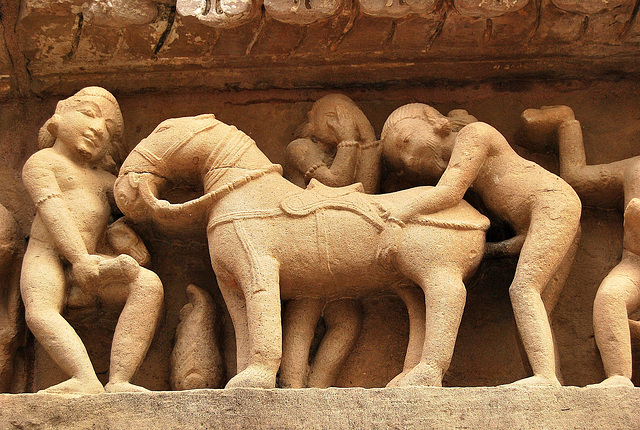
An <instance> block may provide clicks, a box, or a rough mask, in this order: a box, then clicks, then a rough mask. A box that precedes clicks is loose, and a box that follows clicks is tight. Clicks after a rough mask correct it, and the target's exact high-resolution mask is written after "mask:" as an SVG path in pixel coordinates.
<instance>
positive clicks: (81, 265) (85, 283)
mask: <svg viewBox="0 0 640 430" xmlns="http://www.w3.org/2000/svg"><path fill="white" fill-rule="evenodd" d="M103 259H104V258H103V257H100V256H99V255H92V254H84V255H81V256H79V257H78V259H77V260H76V261H75V262H73V264H72V270H73V276H74V278H75V280H76V282H77V283H78V286H79V287H80V288H81V289H82V291H91V290H93V289H94V288H95V286H96V283H97V281H98V278H99V277H100V270H99V266H100V262H101V261H102V260H103Z"/></svg>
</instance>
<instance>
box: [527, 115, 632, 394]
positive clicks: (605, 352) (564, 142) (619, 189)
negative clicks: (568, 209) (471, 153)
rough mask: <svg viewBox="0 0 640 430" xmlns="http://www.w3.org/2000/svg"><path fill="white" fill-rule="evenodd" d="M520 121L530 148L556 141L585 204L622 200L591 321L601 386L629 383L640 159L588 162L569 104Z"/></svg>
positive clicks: (614, 203)
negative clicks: (613, 254)
mask: <svg viewBox="0 0 640 430" xmlns="http://www.w3.org/2000/svg"><path fill="white" fill-rule="evenodd" d="M522 119H523V125H524V128H525V131H526V133H527V135H528V136H529V137H530V141H531V142H532V143H533V144H534V146H537V147H538V148H539V147H540V146H543V145H545V144H547V145H548V144H549V142H552V143H554V144H556V145H557V152H558V161H559V164H560V175H561V176H562V177H563V178H564V179H565V180H566V181H567V182H568V183H569V184H571V186H572V187H573V188H574V189H575V190H576V192H577V193H578V195H579V196H580V198H581V199H583V201H584V202H585V204H588V205H592V206H597V207H605V208H612V207H613V208H618V209H620V208H621V205H622V202H623V201H624V206H622V207H624V208H625V209H624V240H623V251H622V260H621V261H620V263H619V264H618V265H617V266H616V267H614V268H613V269H612V270H611V272H609V274H608V275H607V277H606V278H605V279H604V280H603V281H602V283H601V284H600V288H599V289H598V292H597V294H596V298H595V302H594V305H593V325H594V331H595V337H596V343H597V345H598V349H599V350H600V356H601V357H602V362H603V364H604V370H605V375H606V378H607V379H605V381H603V382H602V383H601V385H603V386H613V385H622V386H629V387H633V383H632V382H631V370H632V357H631V334H630V328H629V324H630V323H631V324H633V322H630V321H629V320H628V318H629V315H630V314H631V313H633V312H634V311H635V310H637V309H638V308H640V290H639V289H638V285H639V283H640V248H638V243H640V242H639V240H640V236H639V230H638V229H639V226H640V224H638V223H639V222H640V217H639V215H640V212H639V209H640V182H639V179H640V176H639V175H638V172H639V169H640V157H633V158H629V159H625V160H620V161H616V162H612V163H608V164H595V165H587V162H586V155H585V150H584V142H583V139H582V128H581V125H580V122H578V121H577V120H576V119H575V116H574V113H573V110H572V109H571V108H569V107H567V106H552V107H544V108H542V109H529V110H527V111H525V112H524V113H523V114H522ZM536 144H537V145H536Z"/></svg>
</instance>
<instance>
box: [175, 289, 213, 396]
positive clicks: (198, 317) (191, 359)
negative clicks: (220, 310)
mask: <svg viewBox="0 0 640 430" xmlns="http://www.w3.org/2000/svg"><path fill="white" fill-rule="evenodd" d="M187 296H188V297H189V303H187V304H186V305H184V306H183V307H182V309H181V310H180V323H179V324H178V327H177V328H176V341H175V345H174V347H173V352H172V353H171V389H173V390H193V389H196V388H220V387H222V385H223V378H224V364H223V362H222V355H221V354H220V348H219V346H218V342H217V338H216V331H218V327H217V326H218V324H219V321H218V318H217V315H216V305H215V303H214V302H213V299H212V298H211V296H210V295H209V293H207V292H206V291H204V290H203V289H202V288H199V287H196V286H195V285H189V286H188V287H187Z"/></svg>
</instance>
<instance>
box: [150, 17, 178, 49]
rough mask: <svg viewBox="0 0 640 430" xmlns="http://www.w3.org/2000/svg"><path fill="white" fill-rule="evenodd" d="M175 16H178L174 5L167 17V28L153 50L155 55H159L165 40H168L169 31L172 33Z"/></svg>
mask: <svg viewBox="0 0 640 430" xmlns="http://www.w3.org/2000/svg"><path fill="white" fill-rule="evenodd" d="M175 18H176V7H175V6H173V7H171V9H170V10H169V17H168V18H167V28H165V29H164V31H163V32H162V34H161V35H160V38H159V39H158V43H157V44H156V47H155V49H154V50H153V56H154V57H155V56H156V55H158V52H160V50H161V49H162V47H163V46H164V42H165V41H166V40H167V37H168V36H169V33H171V29H173V22H174V21H175Z"/></svg>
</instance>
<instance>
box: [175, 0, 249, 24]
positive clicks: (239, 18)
mask: <svg viewBox="0 0 640 430" xmlns="http://www.w3.org/2000/svg"><path fill="white" fill-rule="evenodd" d="M259 8H260V5H258V4H255V2H254V1H253V0H178V1H177V2H176V11H177V12H178V14H180V15H182V16H185V17H189V16H192V17H195V18H196V19H197V20H198V22H200V23H201V24H204V25H206V26H209V27H219V28H234V27H238V26H240V25H243V24H246V23H247V21H250V20H251V18H252V17H253V16H254V15H255V13H256V11H257V10H258V9H259Z"/></svg>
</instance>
